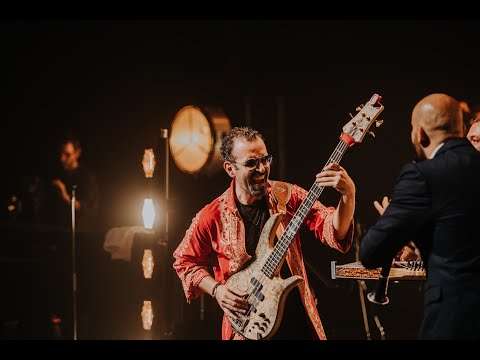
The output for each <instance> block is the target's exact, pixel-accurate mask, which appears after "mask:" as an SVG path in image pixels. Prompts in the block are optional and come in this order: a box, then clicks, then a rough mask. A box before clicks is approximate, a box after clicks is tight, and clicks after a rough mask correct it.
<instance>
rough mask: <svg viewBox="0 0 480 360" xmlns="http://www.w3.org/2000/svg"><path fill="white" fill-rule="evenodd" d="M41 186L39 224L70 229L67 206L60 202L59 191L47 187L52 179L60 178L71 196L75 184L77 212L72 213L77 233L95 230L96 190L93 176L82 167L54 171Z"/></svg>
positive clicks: (69, 214) (97, 189)
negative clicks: (74, 216) (78, 207)
mask: <svg viewBox="0 0 480 360" xmlns="http://www.w3.org/2000/svg"><path fill="white" fill-rule="evenodd" d="M49 178H50V179H49V180H48V181H47V182H46V183H45V191H44V196H43V200H42V209H41V211H42V222H44V223H47V224H51V225H57V226H61V227H70V226H71V221H72V220H71V217H72V214H71V205H70V204H69V203H67V202H66V201H65V200H63V199H62V198H61V196H60V191H59V190H58V189H56V188H54V187H53V186H52V184H51V181H52V180H53V179H60V180H61V181H62V182H63V183H64V184H65V187H66V190H67V192H68V194H69V195H70V196H72V191H73V186H74V185H75V186H76V188H75V198H76V199H77V200H78V201H79V202H80V206H81V207H80V210H78V211H77V212H76V221H77V224H76V225H77V230H78V231H93V230H95V228H96V225H97V223H96V218H97V215H98V208H99V188H98V182H97V178H96V176H95V174H94V173H93V172H92V171H91V170H89V169H88V168H86V167H84V166H79V167H78V168H76V169H75V170H70V171H65V170H63V169H61V170H59V171H57V172H56V173H54V174H53V175H51V176H50V177H49Z"/></svg>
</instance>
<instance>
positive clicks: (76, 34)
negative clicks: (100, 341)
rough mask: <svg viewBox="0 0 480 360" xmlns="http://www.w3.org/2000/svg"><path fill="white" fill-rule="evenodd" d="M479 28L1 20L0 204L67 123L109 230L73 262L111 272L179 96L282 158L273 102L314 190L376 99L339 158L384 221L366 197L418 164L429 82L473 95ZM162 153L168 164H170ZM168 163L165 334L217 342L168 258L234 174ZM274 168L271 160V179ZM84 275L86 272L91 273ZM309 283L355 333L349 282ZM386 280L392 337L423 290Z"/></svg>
mask: <svg viewBox="0 0 480 360" xmlns="http://www.w3.org/2000/svg"><path fill="white" fill-rule="evenodd" d="M479 29H480V27H479V23H478V22H477V21H474V20H471V19H463V20H460V19H458V20H445V19H444V20H432V19H429V20H421V19H408V20H407V19H406V20H400V19H390V20H377V19H372V20H351V19H344V20H329V19H325V20H306V19H305V20H213V19H212V20H193V19H184V20H174V19H163V20H154V19H148V20H141V19H138V20H125V19H108V20H103V19H90V20H88V19H70V20H61V21H59V20H48V19H44V20H31V19H21V18H20V19H16V20H3V21H1V22H0V43H1V46H2V52H1V54H2V55H1V60H0V63H1V67H0V78H1V82H0V98H1V104H2V107H1V122H0V124H1V125H0V126H1V127H0V147H1V148H0V156H1V160H0V164H1V168H2V175H1V186H0V196H1V197H0V199H1V200H2V207H4V204H5V203H6V202H7V201H8V198H9V197H10V196H11V195H12V194H16V193H18V192H20V191H21V186H22V184H23V182H22V179H25V178H26V177H28V176H31V175H39V176H43V174H45V173H47V172H48V170H49V169H51V168H52V167H53V166H54V165H55V164H56V161H57V159H56V155H55V145H56V141H57V138H58V136H59V135H60V134H61V133H62V132H64V131H65V130H74V131H76V132H77V134H78V135H79V137H80V139H81V142H82V144H83V149H84V153H83V156H82V159H81V160H82V162H83V163H84V164H86V165H88V166H89V167H90V168H92V169H93V170H94V171H95V172H96V173H97V176H98V180H99V183H100V188H101V199H102V206H101V213H100V220H101V224H102V231H103V232H100V234H99V236H98V237H97V240H96V242H95V246H94V247H93V248H92V249H91V250H86V251H85V252H83V253H82V256H85V257H86V258H87V259H90V258H95V259H101V260H99V262H101V263H102V264H103V266H105V264H107V263H108V255H107V254H104V253H103V252H102V248H101V245H102V241H103V235H104V232H105V231H106V230H108V229H110V228H112V227H115V226H134V225H141V224H142V221H141V214H140V211H141V206H142V202H143V197H144V194H145V181H144V176H143V171H142V167H141V159H142V155H143V151H144V149H145V148H146V147H149V146H154V147H158V146H159V144H160V143H161V141H160V129H162V128H169V127H170V125H171V121H172V119H173V117H174V115H175V114H176V112H177V111H178V110H179V109H181V108H182V107H183V106H185V105H189V104H193V105H197V106H218V107H220V108H222V109H223V110H224V112H225V113H226V114H227V116H228V117H229V119H230V122H231V125H232V126H236V125H244V124H247V123H248V124H250V125H252V126H253V127H255V128H257V129H259V130H260V131H261V132H263V133H264V134H265V135H266V137H267V146H268V147H269V150H270V152H271V153H272V154H273V155H274V156H277V159H278V155H279V149H278V143H279V138H278V132H277V129H278V117H279V107H282V108H283V109H284V116H285V123H286V137H285V139H284V140H285V147H284V150H285V149H286V151H285V157H284V161H285V174H284V179H282V180H286V181H289V182H293V183H297V184H299V185H301V186H303V187H305V188H307V189H309V188H310V186H311V184H312V183H313V180H314V176H315V174H316V172H318V170H319V169H320V168H321V167H322V166H323V165H324V164H325V162H326V160H327V159H328V157H329V156H330V154H331V152H332V151H333V149H334V148H335V146H336V145H337V143H338V136H339V135H340V132H341V129H342V127H343V126H344V125H345V124H346V123H347V122H348V121H349V119H350V117H349V115H348V114H349V113H352V114H355V112H356V111H355V108H356V107H357V106H358V105H359V104H361V103H365V102H366V101H368V100H369V99H370V97H371V96H372V95H373V94H374V93H378V94H380V95H381V96H382V97H383V100H382V103H383V105H384V106H385V110H384V111H383V113H382V114H381V116H380V118H381V119H382V120H384V124H383V126H382V127H380V128H378V129H377V130H375V132H376V135H377V136H376V138H375V139H373V138H370V137H366V138H365V139H364V141H363V142H362V143H361V144H357V145H356V146H355V147H353V148H351V149H349V150H348V152H347V154H346V155H345V158H344V159H343V160H342V165H343V166H344V167H345V168H346V169H347V171H348V172H349V174H350V176H351V177H352V178H353V180H354V181H355V183H356V187H357V210H356V220H357V222H359V223H361V224H363V225H364V226H365V227H367V228H368V226H369V225H371V224H372V223H373V222H374V221H375V219H376V218H377V214H376V211H375V209H374V207H373V205H372V202H373V201H374V200H379V199H381V198H382V197H383V196H384V195H388V194H389V192H390V190H391V188H392V186H393V184H394V182H395V179H396V176H397V174H398V173H399V170H400V167H401V166H402V165H403V164H404V163H405V162H407V161H410V160H411V158H412V151H411V148H410V114H411V110H412V108H413V106H414V105H415V104H416V103H417V102H418V101H419V100H420V99H421V98H423V97H424V96H426V95H428V94H430V93H433V92H444V93H447V94H449V95H451V96H453V97H455V98H456V99H458V100H464V101H467V102H468V103H469V104H477V103H479V102H480V96H479V95H478V89H477V88H476V87H477V86H478V84H479V77H480V74H479V71H478V49H477V47H478V39H479V35H480V30H479ZM157 161H158V164H159V169H161V168H162V167H163V166H164V165H163V162H162V161H163V159H157ZM170 170H171V173H170V192H171V194H170V195H171V197H172V198H174V199H175V200H176V208H175V218H174V220H173V222H172V234H173V236H172V237H171V239H169V245H168V250H167V252H166V255H165V254H164V255H163V258H162V261H163V262H164V264H166V266H165V269H166V270H165V271H166V272H167V274H168V275H167V277H168V278H169V280H166V281H169V283H168V284H169V285H168V286H169V289H167V290H166V291H168V292H169V297H170V298H171V299H170V300H169V301H171V302H172V303H173V304H170V305H167V307H168V310H167V312H168V313H169V316H171V317H172V319H171V323H173V324H174V325H173V328H174V329H179V330H178V331H176V333H175V331H174V335H173V336H176V335H175V334H177V337H179V338H181V337H182V336H183V337H185V338H189V337H190V338H192V337H193V338H196V337H202V336H203V337H210V336H211V337H217V336H219V330H218V326H219V321H217V318H218V317H219V316H220V315H221V314H220V313H219V312H218V311H217V309H216V307H215V304H212V302H211V299H210V298H208V299H205V300H206V306H207V310H209V312H207V319H206V320H204V321H203V322H202V321H198V310H199V304H198V301H195V302H194V303H192V304H190V305H186V304H185V303H184V301H185V300H184V296H183V293H182V290H181V289H179V280H178V278H176V275H175V274H173V273H171V263H172V262H173V259H172V257H171V252H172V251H173V249H174V248H175V247H176V245H177V244H178V243H179V242H180V241H181V238H182V237H183V234H184V232H185V230H186V228H187V227H188V225H189V223H190V220H191V218H192V217H193V216H194V215H195V213H196V212H197V211H198V210H199V209H200V208H201V207H202V206H203V205H205V204H206V203H207V202H209V201H211V200H212V199H213V198H214V197H216V196H217V195H219V194H220V193H221V192H223V190H224V189H225V188H226V187H227V186H228V184H229V181H230V180H229V178H228V177H227V175H226V174H225V173H224V172H223V171H219V172H218V173H216V174H214V175H211V176H207V175H189V174H185V173H182V172H181V171H180V170H178V169H177V168H176V167H175V165H174V163H173V162H170ZM161 174H162V173H161V171H159V172H158V173H157V175H156V180H158V186H159V189H162V188H163V186H164V180H163V179H162V175H161ZM279 175H280V174H279V170H278V167H276V166H275V162H274V164H273V165H272V175H271V178H278V176H279ZM320 200H321V201H322V202H323V203H325V204H327V205H336V202H337V201H338V195H337V193H335V192H334V191H329V189H327V190H326V191H324V193H323V194H322V197H321V199H320ZM4 212H5V210H4V209H2V215H4ZM3 238H4V240H6V239H7V238H6V237H5V236H3ZM303 243H304V244H305V245H304V247H305V249H306V250H305V252H306V254H307V255H306V258H307V261H308V262H309V263H310V264H312V266H313V268H314V270H315V271H317V272H318V273H320V275H322V276H324V277H326V278H327V280H328V278H329V277H330V273H329V271H330V268H329V267H330V261H332V260H337V261H338V262H339V263H346V262H351V261H354V252H353V250H352V251H350V252H349V253H348V254H346V255H342V254H339V253H338V252H334V251H331V250H330V249H325V247H324V246H322V245H319V244H318V242H315V240H313V239H312V238H311V236H310V235H309V234H303ZM112 263H113V262H112ZM128 266H132V268H134V267H133V265H132V264H122V263H115V264H114V265H113V267H117V268H116V269H113V268H109V269H108V271H110V273H109V274H110V275H108V276H112V277H114V276H124V274H123V273H122V271H125V273H129V271H130V270H128ZM120 268H121V269H120ZM102 269H103V270H101V271H102V272H103V271H104V268H102ZM119 269H120V270H119ZM90 271H91V272H92V274H93V275H92V276H93V278H95V276H96V275H95V274H96V273H95V271H92V270H91V269H90ZM99 271H100V270H99ZM105 271H107V270H105ZM120 273H121V274H123V275H119V274H120ZM104 277H105V278H106V279H107V280H105V279H104V280H105V281H106V282H108V283H110V284H111V283H112V281H109V280H108V277H107V275H104ZM311 278H312V280H311V281H312V282H313V283H314V286H315V288H316V291H317V293H319V294H317V295H319V310H320V314H321V317H322V319H323V320H324V325H325V327H326V331H327V336H328V335H330V337H333V338H364V337H365V335H364V330H363V323H362V320H361V312H360V308H359V301H358V289H357V288H356V286H357V285H356V283H355V282H351V281H350V280H345V281H341V280H336V283H334V284H332V283H331V281H327V282H326V281H325V280H323V281H322V280H321V278H320V277H318V276H316V275H314V274H313V273H312V274H311ZM97 279H99V278H98V277H97ZM26 281H28V280H26ZM99 281H100V280H99ZM122 281H123V280H122ZM125 281H126V282H125V283H124V284H126V285H122V286H124V287H122V289H123V290H125V287H127V288H129V289H130V288H131V289H133V291H136V290H138V288H139V286H138V283H136V282H135V281H134V280H132V281H131V282H128V281H127V280H125ZM7 282H8V280H7ZM140 287H141V286H140ZM67 288H68V286H67ZM106 289H108V290H106ZM402 289H403V290H402ZM90 290H91V291H92V292H94V291H100V290H103V291H104V293H105V294H107V295H105V296H110V297H112V298H113V297H115V296H117V295H118V291H120V290H119V288H118V287H117V288H108V287H105V286H91V289H90ZM123 290H122V291H123ZM391 290H392V291H393V294H394V295H393V296H395V299H396V300H395V304H392V305H389V306H390V308H388V309H387V310H384V309H383V308H382V311H384V312H386V314H387V315H385V316H386V317H387V323H388V321H389V320H388V319H389V318H388V317H389V316H390V321H391V323H392V325H391V326H390V329H395V330H392V331H393V333H392V337H398V338H402V337H403V338H411V337H414V336H415V333H416V328H417V326H418V321H419V320H418V319H419V316H420V315H419V312H418V311H419V310H418V307H421V304H420V303H421V295H420V290H419V289H418V284H398V285H394V286H392V289H391ZM142 291H143V290H142ZM412 292H413V295H412ZM320 294H322V295H323V297H322V295H320ZM99 296H100V295H99ZM97 298H98V296H97ZM346 301H347V302H346ZM105 302H106V301H105ZM399 304H403V305H401V306H400V305H399ZM405 304H407V305H405ZM88 306H92V307H93V306H94V305H92V304H90V305H88ZM105 306H106V307H108V306H107V305H105ZM395 306H396V307H395ZM402 306H403V307H402ZM405 306H407V308H406V309H405V308H404V307H405ZM408 306H412V307H413V308H412V309H410V308H408ZM67 308H68V307H67ZM171 309H175V310H171ZM118 311H119V312H122V310H121V309H119V310H118ZM405 311H407V312H409V311H412V317H411V319H408V318H407V319H406V318H405V315H404V313H405ZM67 312H68V311H67ZM392 314H393V315H392ZM112 316H113V315H112ZM343 316H345V319H344V318H343ZM67 317H68V316H67ZM347 319H348V320H347ZM117 321H119V320H118V319H117ZM169 323H170V321H169ZM192 323H193V324H194V325H188V324H192ZM205 323H207V324H205ZM119 326H120V327H121V326H122V325H119ZM372 326H374V325H372ZM99 328H101V329H102V330H101V331H100V330H98V329H99ZM207 328H208V329H210V330H208V331H206V330H205V329H207ZM185 329H189V330H185ZM211 329H214V330H211ZM117 330H118V327H117ZM84 336H85V337H88V338H123V337H124V338H128V337H129V336H131V335H126V333H121V332H118V331H117V332H115V331H112V330H111V329H109V328H108V326H107V325H105V324H103V327H100V326H95V325H91V326H90V329H89V330H88V331H87V330H86V332H85V335H84Z"/></svg>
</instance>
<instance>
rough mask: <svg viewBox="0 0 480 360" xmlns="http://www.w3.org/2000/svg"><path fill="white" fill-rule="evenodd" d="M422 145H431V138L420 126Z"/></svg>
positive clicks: (424, 146)
mask: <svg viewBox="0 0 480 360" xmlns="http://www.w3.org/2000/svg"><path fill="white" fill-rule="evenodd" d="M420 145H422V147H423V148H426V147H428V145H430V138H429V137H428V135H427V133H426V132H425V130H423V129H422V128H420Z"/></svg>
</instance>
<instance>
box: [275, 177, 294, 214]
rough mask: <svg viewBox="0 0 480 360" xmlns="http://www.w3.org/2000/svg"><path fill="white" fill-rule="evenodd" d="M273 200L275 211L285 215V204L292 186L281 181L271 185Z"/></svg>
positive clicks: (290, 193)
mask: <svg viewBox="0 0 480 360" xmlns="http://www.w3.org/2000/svg"><path fill="white" fill-rule="evenodd" d="M272 188H273V190H272V194H273V200H274V201H275V202H276V203H277V211H278V212H279V213H282V214H284V215H285V214H286V213H287V203H288V200H290V196H291V195H292V185H291V184H289V183H286V182H283V181H275V182H273V185H272Z"/></svg>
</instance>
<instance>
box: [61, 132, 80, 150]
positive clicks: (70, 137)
mask: <svg viewBox="0 0 480 360" xmlns="http://www.w3.org/2000/svg"><path fill="white" fill-rule="evenodd" d="M68 143H72V145H73V147H74V148H75V150H79V149H81V148H82V145H81V144H80V140H79V139H78V137H77V136H76V135H75V134H74V133H73V132H67V133H65V134H63V136H61V137H60V141H59V142H58V148H59V149H61V147H62V146H63V145H65V144H68Z"/></svg>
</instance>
